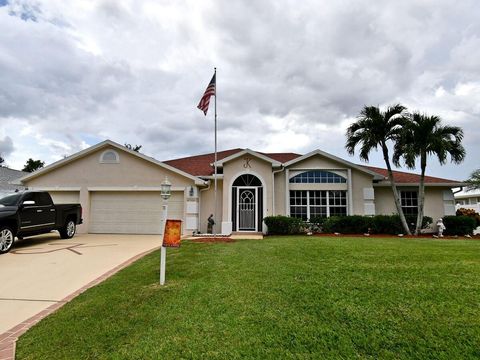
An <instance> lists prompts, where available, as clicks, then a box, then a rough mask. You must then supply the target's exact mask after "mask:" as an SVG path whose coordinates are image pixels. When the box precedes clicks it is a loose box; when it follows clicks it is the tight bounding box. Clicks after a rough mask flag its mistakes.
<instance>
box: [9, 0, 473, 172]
mask: <svg viewBox="0 0 480 360" xmlns="http://www.w3.org/2000/svg"><path fill="white" fill-rule="evenodd" d="M479 16H480V8H479V7H478V5H477V2H476V1H474V0H467V1H463V2H461V3H459V2H453V1H450V0H441V1H422V2H418V1H414V0H410V1H403V2H397V1H393V0H392V1H386V2H383V3H382V4H376V5H375V6H372V4H371V2H370V1H367V0H361V1H347V2H326V1H324V2H318V1H302V2H300V3H299V2H296V1H293V0H283V1H262V2H251V1H240V0H232V1H228V2H224V1H220V0H209V1H193V0H182V1H167V0H161V1H153V0H143V1H133V0H131V1H130V0H118V1H112V0H101V1H100V0H99V1H94V2H92V1H86V0H75V1H63V0H41V1H34V0H15V1H10V2H9V5H7V6H3V7H0V83H2V87H1V88H0V135H1V134H3V137H5V136H7V135H8V136H9V137H10V138H11V139H12V141H13V145H14V149H13V150H12V151H11V153H10V154H8V156H7V160H8V161H9V163H12V164H15V165H16V166H17V167H21V166H22V165H23V164H24V162H25V161H26V159H27V158H28V157H34V158H41V159H42V160H45V161H47V162H52V161H54V160H55V159H58V158H59V157H61V156H63V155H65V154H68V153H72V152H75V151H78V150H81V149H83V148H85V147H86V146H88V145H93V143H95V142H96V141H101V140H103V139H104V138H111V139H112V140H115V141H117V142H120V143H125V142H128V143H134V144H142V145H143V148H142V150H144V151H145V152H146V153H147V154H148V155H151V156H155V157H156V158H158V159H168V158H171V157H176V156H184V155H189V154H195V153H203V152H208V151H211V150H212V149H213V133H212V132H213V119H212V114H211V112H212V110H210V113H209V116H208V117H207V118H204V116H203V115H202V113H201V112H200V111H198V110H197V109H196V108H195V106H196V104H197V102H198V100H199V98H200V96H201V94H202V92H203V91H204V89H205V86H206V85H207V83H208V81H209V80H210V77H211V75H212V71H213V66H218V79H217V81H218V95H219V96H218V112H219V145H220V148H222V149H225V148H231V147H249V148H253V149H258V150H260V151H297V152H307V151H310V150H312V149H314V148H321V149H323V150H326V151H329V152H332V153H334V154H336V155H339V156H343V157H346V158H348V159H349V160H353V161H358V160H357V158H350V157H347V155H346V152H345V150H344V148H343V146H344V142H345V139H344V132H345V128H346V126H347V125H348V123H349V122H350V121H352V120H353V119H354V118H355V116H356V114H357V113H358V112H359V110H360V109H361V107H362V106H363V105H386V104H389V103H393V102H402V103H404V104H406V105H408V106H409V107H411V108H412V109H420V110H423V111H427V112H430V113H434V114H439V115H441V116H442V117H443V118H444V120H445V121H446V122H447V123H453V124H455V125H459V126H462V127H464V129H465V133H466V136H465V144H466V146H467V151H468V153H469V154H472V155H471V156H469V157H468V158H467V161H466V162H465V164H463V165H462V166H460V167H458V168H454V167H448V166H447V167H443V168H439V167H437V166H432V167H431V170H432V171H431V172H432V173H433V174H437V175H442V176H446V177H448V176H450V177H453V178H458V177H466V176H467V175H468V174H469V173H470V172H471V170H472V169H473V168H474V167H480V164H479V163H478V160H476V157H475V156H473V155H474V154H478V153H480V145H479V144H478V141H477V139H478V136H479V130H477V129H478V125H477V123H478V117H479V115H480V108H479V107H480V94H479V83H478V79H479V76H480V66H479V64H478V61H477V59H478V57H479V56H480V53H479V50H478V49H480V47H479V46H478V45H479V38H480V23H479V22H478V18H479ZM0 138H1V137H0ZM372 162H373V163H374V164H376V165H380V166H381V165H382V160H381V158H378V157H376V156H375V155H374V156H373V157H372Z"/></svg>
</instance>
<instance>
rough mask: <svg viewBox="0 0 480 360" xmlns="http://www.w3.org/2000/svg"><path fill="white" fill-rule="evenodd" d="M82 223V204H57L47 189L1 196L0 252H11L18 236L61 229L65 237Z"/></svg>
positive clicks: (70, 234) (71, 235)
mask: <svg viewBox="0 0 480 360" xmlns="http://www.w3.org/2000/svg"><path fill="white" fill-rule="evenodd" d="M81 223H82V206H81V205H80V204H61V205H55V204H54V203H53V201H52V198H51V197H50V194H49V193H48V192H46V191H24V192H18V193H15V194H12V195H8V196H5V197H3V198H1V199H0V254H3V253H6V252H9V251H10V249H11V248H12V246H13V243H14V241H15V237H18V238H20V239H21V238H23V237H27V236H33V235H39V234H45V233H49V232H50V231H52V230H58V232H59V233H60V236H61V238H62V239H70V238H72V237H73V236H74V235H75V232H76V229H77V224H81Z"/></svg>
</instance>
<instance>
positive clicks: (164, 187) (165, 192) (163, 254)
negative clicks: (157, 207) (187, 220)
mask: <svg viewBox="0 0 480 360" xmlns="http://www.w3.org/2000/svg"><path fill="white" fill-rule="evenodd" d="M171 187H172V184H171V183H170V182H169V181H168V179H167V178H166V177H165V180H164V181H163V183H162V184H161V190H160V194H161V196H162V199H163V205H162V210H163V211H162V213H163V232H162V246H161V248H160V285H165V267H166V263H167V248H166V247H165V246H163V237H164V236H165V228H166V226H167V216H168V199H169V198H170V195H171V192H170V188H171Z"/></svg>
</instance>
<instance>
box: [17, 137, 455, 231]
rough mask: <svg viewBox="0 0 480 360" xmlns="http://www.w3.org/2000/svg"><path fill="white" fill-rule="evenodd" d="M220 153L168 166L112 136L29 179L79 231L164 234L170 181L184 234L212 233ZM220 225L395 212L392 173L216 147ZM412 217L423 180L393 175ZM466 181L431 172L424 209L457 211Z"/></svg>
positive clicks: (313, 156)
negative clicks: (79, 218)
mask: <svg viewBox="0 0 480 360" xmlns="http://www.w3.org/2000/svg"><path fill="white" fill-rule="evenodd" d="M213 162H214V154H205V155H197V156H192V157H187V158H181V159H175V160H169V161H164V162H160V161H158V160H155V159H153V158H151V157H148V156H145V155H143V154H140V153H137V152H134V151H132V150H129V149H127V148H125V147H124V146H121V145H119V144H117V143H115V142H112V141H110V140H106V141H104V142H102V143H99V144H97V145H95V146H92V147H90V148H88V149H86V150H83V151H81V152H79V153H76V154H74V155H72V156H69V157H67V158H65V159H63V160H60V161H58V162H56V163H53V164H51V165H49V166H47V167H45V168H43V169H40V170H39V171H37V172H34V173H32V174H29V175H27V176H24V177H23V178H21V181H22V183H23V184H24V185H25V186H28V187H29V188H30V189H39V190H48V191H49V192H50V194H51V195H52V197H53V199H54V201H55V202H57V203H65V202H80V203H81V204H82V207H83V219H84V223H83V225H80V227H79V231H80V232H84V233H85V232H90V233H126V234H128V233H134V234H156V233H160V232H161V218H162V199H161V196H160V185H161V183H162V182H163V181H164V179H165V177H167V178H168V180H169V181H170V182H171V183H172V196H171V198H170V199H169V201H168V205H169V206H168V217H169V218H171V219H180V220H182V221H183V233H184V234H185V235H187V234H191V233H192V232H195V231H200V232H206V229H207V218H208V216H209V215H210V214H213V213H214V209H215V204H214V185H213V183H214V177H213V174H214V166H213V165H214V164H213ZM217 167H218V175H217V181H218V190H217V216H216V219H215V220H216V222H217V224H218V227H217V231H218V232H219V233H220V232H221V233H222V234H230V233H232V232H262V231H263V232H265V231H266V228H265V224H264V223H263V221H262V219H263V218H264V217H265V216H269V215H289V216H295V217H301V218H303V219H305V220H307V219H309V218H311V217H313V216H332V215H350V214H358V215H375V214H392V213H395V206H394V203H393V198H392V194H391V189H390V186H389V181H388V178H387V174H386V170H385V169H381V168H375V167H369V166H362V165H357V164H354V163H352V162H349V161H347V160H344V159H341V158H338V157H336V156H333V155H331V154H328V153H326V152H323V151H321V150H315V151H312V152H310V153H308V154H306V155H299V154H294V153H260V152H256V151H253V150H250V149H232V150H227V151H221V152H219V153H218V162H217ZM394 177H395V178H396V181H397V183H398V186H399V192H400V196H401V199H402V205H403V207H404V210H405V212H406V213H415V212H416V201H417V188H418V176H417V175H415V174H410V173H405V172H398V171H396V172H395V174H394ZM463 185H464V184H463V183H461V182H458V181H454V180H447V179H441V178H435V177H427V178H426V204H425V214H426V215H428V216H432V217H433V218H438V217H441V216H444V215H450V214H454V213H455V201H454V197H453V193H452V190H451V189H452V188H453V187H458V186H463Z"/></svg>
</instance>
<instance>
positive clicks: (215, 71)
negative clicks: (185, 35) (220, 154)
mask: <svg viewBox="0 0 480 360" xmlns="http://www.w3.org/2000/svg"><path fill="white" fill-rule="evenodd" d="M213 69H214V76H215V175H214V179H215V196H214V200H215V225H214V227H213V229H214V230H213V237H214V238H216V237H217V224H218V217H217V68H216V67H215V68H213Z"/></svg>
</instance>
